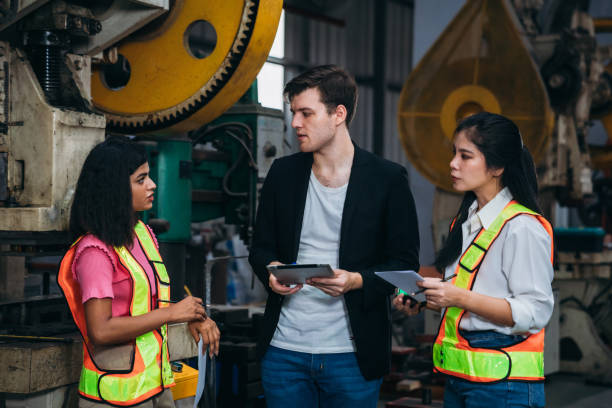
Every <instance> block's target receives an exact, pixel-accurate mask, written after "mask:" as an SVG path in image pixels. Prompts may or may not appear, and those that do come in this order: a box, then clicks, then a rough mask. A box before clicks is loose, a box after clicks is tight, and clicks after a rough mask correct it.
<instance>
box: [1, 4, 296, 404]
mask: <svg viewBox="0 0 612 408" xmlns="http://www.w3.org/2000/svg"><path fill="white" fill-rule="evenodd" d="M281 8H282V0H226V1H223V2H209V1H203V0H104V1H95V2H94V1H87V0H20V1H17V0H11V1H4V2H0V333H7V332H11V333H9V334H16V335H34V336H49V335H53V336H55V335H57V334H59V333H62V332H65V330H66V329H68V330H70V326H71V323H70V318H69V315H67V314H66V310H65V307H64V306H65V305H63V304H64V303H65V302H64V300H63V299H62V298H61V296H60V295H54V294H52V293H51V292H52V290H50V286H51V287H52V286H53V285H52V281H53V278H52V277H51V276H50V275H52V274H53V270H54V268H56V264H57V261H58V259H57V255H60V254H61V253H62V252H63V251H64V250H65V248H66V245H67V244H69V243H68V242H67V235H66V229H67V223H68V215H69V208H70V204H71V200H72V196H73V193H74V186H75V184H76V180H77V177H78V174H79V171H80V168H81V166H82V163H83V161H84V159H85V156H86V155H87V153H88V152H89V151H90V150H91V148H92V147H93V146H94V145H96V144H97V143H99V142H100V141H102V140H103V139H104V138H105V136H106V135H107V134H125V135H128V136H130V137H134V138H135V140H138V141H141V142H142V143H144V144H145V145H146V146H147V150H148V152H149V155H150V164H151V174H152V176H153V178H154V180H155V181H156V183H157V184H158V194H157V195H158V197H159V199H158V200H156V207H155V208H154V209H153V210H152V211H151V212H149V213H148V214H146V215H145V218H147V220H148V221H149V222H150V224H151V225H152V226H154V227H156V228H157V232H158V238H159V242H160V249H161V251H162V254H163V256H164V258H165V261H166V264H167V266H168V270H169V272H170V273H171V277H172V281H173V288H172V290H173V291H174V292H173V293H174V296H175V297H179V298H180V297H181V294H182V288H183V282H184V279H185V277H184V270H185V267H184V263H185V245H186V243H187V241H188V240H189V239H190V236H191V228H190V226H191V222H196V221H197V222H199V221H205V220H208V219H211V218H216V217H221V216H225V217H226V221H227V222H229V223H234V224H237V225H239V227H240V230H241V236H242V237H243V239H244V240H245V242H247V243H248V240H249V239H250V230H251V226H252V223H253V221H254V208H255V202H256V201H255V200H256V190H257V183H258V182H259V181H260V180H262V179H263V177H264V176H265V172H266V169H267V168H269V165H270V163H271V161H272V160H273V158H274V157H276V156H278V155H281V154H282V150H283V129H284V128H283V117H282V114H280V113H278V112H277V111H273V110H270V109H265V108H262V107H261V106H259V105H258V103H257V99H256V97H253V92H254V93H255V94H256V87H253V88H251V87H252V84H253V82H254V80H255V78H256V75H257V73H258V72H259V69H260V68H261V66H262V65H263V64H264V62H265V60H266V58H267V55H268V52H269V50H270V47H271V46H272V42H273V40H274V36H275V33H276V27H277V25H278V21H279V18H280V13H281ZM249 90H250V92H248V93H247V91H249ZM245 93H247V94H248V95H250V97H248V96H247V97H246V98H245V99H243V100H242V101H241V103H239V104H238V105H237V106H235V107H233V108H231V109H230V107H232V106H233V105H234V104H235V103H236V102H237V101H238V100H239V99H240V98H241V97H242V96H243V95H244V94H245ZM228 109H229V111H228ZM226 111H227V112H228V113H227V115H226V116H223V117H220V116H221V115H222V114H223V113H224V112H226ZM215 119H216V122H213V121H214V120H215ZM42 255H45V256H47V257H46V258H40V256H42ZM49 256H51V258H49ZM33 269H38V270H40V271H42V273H43V276H44V278H43V283H44V285H43V287H44V289H43V293H42V295H43V296H39V297H36V298H31V297H27V296H26V294H27V289H26V278H27V276H28V272H31V271H32V270H33ZM203 269H204V268H203V265H202V271H203ZM50 281H51V283H50ZM198 289H199V288H198ZM72 330H74V329H72ZM173 331H174V333H175V334H174V335H175V336H177V338H178V339H179V340H177V341H175V344H177V343H178V344H181V345H182V346H185V347H184V350H185V351H184V352H181V353H180V356H179V355H177V354H175V356H174V357H177V358H182V357H185V356H188V355H190V354H191V355H193V353H194V352H195V348H193V347H189V346H187V345H185V344H182V343H181V340H180V339H185V338H187V339H189V338H188V337H187V336H189V334H188V333H186V332H185V331H183V330H182V328H180V327H179V328H175V329H173ZM171 336H172V333H171ZM55 337H57V336H55ZM77 340H78V339H77ZM4 346H5V344H0V363H2V364H1V366H2V368H0V393H5V392H6V393H14V394H16V395H21V396H22V397H24V396H27V395H28V394H30V393H34V392H42V391H44V390H49V389H54V388H57V387H59V386H63V385H66V384H71V383H75V382H76V381H77V380H78V369H77V370H75V369H73V368H74V367H73V365H74V366H75V367H77V366H80V361H79V358H80V356H79V353H76V354H75V351H74V350H76V349H80V342H78V341H77V342H76V343H75V345H74V347H73V345H70V344H67V345H66V344H64V345H61V346H58V345H49V344H48V343H46V342H45V344H42V343H35V344H34V345H32V344H30V343H23V344H21V343H20V344H19V345H17V344H11V346H10V347H8V346H7V347H8V348H7V347H4ZM15 347H17V348H20V349H22V350H25V351H23V353H26V354H28V355H29V356H32V357H31V359H35V358H36V359H39V360H40V361H38V363H37V364H40V365H43V366H45V367H60V366H61V367H64V368H65V369H63V370H59V371H57V375H50V373H49V372H48V371H45V370H41V371H40V372H36V371H35V369H34V368H32V367H36V365H35V364H31V365H30V364H26V363H27V361H29V360H27V359H26V360H24V362H23V364H22V363H21V362H20V363H19V364H18V365H17V366H16V365H15V364H17V363H16V362H15V361H14V358H15V356H16V354H15V353H16V352H15ZM49 347H50V348H51V351H50V349H49ZM73 348H74V350H73ZM33 350H38V352H39V355H38V356H34V354H36V352H37V351H33ZM40 350H42V351H40ZM23 353H22V354H23ZM41 353H42V354H41ZM171 353H172V352H171ZM41 355H42V356H44V357H41ZM75 356H76V357H75ZM73 357H74V358H73ZM75 358H76V360H75ZM7 359H9V360H10V361H9V362H13V363H15V364H13V365H11V364H12V363H11V364H7V361H8V360H7ZM67 362H68V363H67ZM66 364H68V365H69V366H66ZM11 367H12V368H11ZM15 367H18V368H17V369H14V368H15ZM7 370H8V371H7ZM9 371H10V373H9ZM47 402H48V403H49V404H50V402H49V401H47Z"/></svg>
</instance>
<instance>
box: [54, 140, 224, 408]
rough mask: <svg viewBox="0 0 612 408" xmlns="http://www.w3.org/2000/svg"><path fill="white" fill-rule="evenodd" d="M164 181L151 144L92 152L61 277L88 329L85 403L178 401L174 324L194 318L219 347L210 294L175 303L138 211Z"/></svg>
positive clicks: (119, 144)
mask: <svg viewBox="0 0 612 408" xmlns="http://www.w3.org/2000/svg"><path fill="white" fill-rule="evenodd" d="M155 188H156V185H155V183H154V182H153V180H151V178H150V177H149V164H148V163H147V156H146V154H145V151H144V148H143V147H142V146H140V145H138V144H135V143H132V142H130V141H129V140H127V139H124V138H118V137H113V138H110V139H108V140H106V141H104V142H102V143H100V144H98V145H97V146H96V147H94V149H93V150H92V151H91V152H90V153H89V155H88V156H87V159H86V160H85V163H84V164H83V168H82V170H81V174H80V176H79V180H78V183H77V187H76V191H75V195H74V201H73V204H72V209H71V213H70V233H71V235H72V237H73V239H75V243H74V244H73V245H72V247H71V248H70V250H69V251H68V252H67V254H66V256H65V257H64V259H63V260H62V264H61V266H60V271H59V274H58V283H59V284H60V286H61V288H62V290H63V291H64V294H65V295H66V299H67V301H68V304H69V306H70V310H71V312H72V315H73V318H74V320H75V322H76V324H77V326H78V328H79V331H80V332H81V334H82V335H83V340H84V341H83V368H82V371H81V378H80V382H79V394H80V396H81V398H80V400H79V406H81V407H84V406H95V405H100V404H111V405H118V406H133V405H137V404H141V405H142V404H144V405H143V406H150V407H173V406H174V402H173V399H172V394H171V392H170V390H169V387H170V386H172V385H174V380H173V376H172V372H171V369H170V362H169V356H168V345H167V330H168V329H167V324H168V323H179V322H189V330H190V331H191V334H192V335H193V337H194V339H195V340H196V342H197V341H198V340H199V339H200V336H201V338H202V341H203V343H204V344H208V345H209V346H210V351H211V353H214V354H217V353H218V349H219V330H218V328H217V326H216V324H215V322H214V321H213V320H212V319H210V318H209V317H207V316H206V312H205V310H204V308H203V306H202V300H201V299H199V298H196V297H191V296H189V297H187V298H185V299H183V300H182V301H180V302H178V303H172V302H171V301H170V282H169V278H168V273H167V271H166V268H165V266H164V264H163V261H162V259H161V256H160V254H159V251H158V245H157V240H156V238H155V236H154V234H153V232H152V231H151V230H150V229H149V227H148V226H146V225H145V224H144V223H143V222H142V221H139V219H138V212H140V211H145V210H148V209H150V208H151V207H152V205H153V193H154V191H155Z"/></svg>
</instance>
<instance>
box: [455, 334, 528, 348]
mask: <svg viewBox="0 0 612 408" xmlns="http://www.w3.org/2000/svg"><path fill="white" fill-rule="evenodd" d="M460 334H461V335H462V336H463V337H464V338H465V339H466V340H467V341H468V343H470V346H472V347H482V348H500V347H508V346H512V345H513V344H517V343H520V342H521V341H523V340H524V339H525V337H523V336H521V335H519V334H503V333H498V332H496V331H493V330H481V331H467V330H461V331H460Z"/></svg>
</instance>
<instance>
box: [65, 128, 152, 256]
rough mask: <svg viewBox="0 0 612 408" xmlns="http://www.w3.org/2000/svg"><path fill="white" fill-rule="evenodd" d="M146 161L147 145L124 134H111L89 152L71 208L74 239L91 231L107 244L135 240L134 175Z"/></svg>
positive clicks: (120, 244) (120, 243)
mask: <svg viewBox="0 0 612 408" xmlns="http://www.w3.org/2000/svg"><path fill="white" fill-rule="evenodd" d="M146 162H147V155H146V152H145V149H144V147H142V146H141V145H138V144H136V143H133V142H131V141H129V140H128V139H127V138H124V137H116V136H114V137H111V138H108V139H107V140H105V141H104V142H102V143H100V144H98V145H97V146H95V147H94V148H93V149H92V150H91V152H89V155H88V156H87V158H86V159H85V163H84V164H83V168H82V169H81V174H80V176H79V181H78V182H77V186H76V191H75V193H74V201H73V202H72V208H71V210H70V227H69V228H70V235H71V238H72V239H73V240H75V239H77V238H78V237H80V236H82V235H85V234H88V233H89V234H93V235H95V236H96V237H97V238H99V239H100V240H101V241H102V242H104V243H105V244H107V245H112V246H123V245H129V244H131V243H132V240H133V230H134V225H135V223H136V214H135V213H134V210H133V207H132V187H131V184H130V176H131V175H132V174H133V173H134V172H135V171H136V169H138V167H140V166H142V165H143V164H145V163H146Z"/></svg>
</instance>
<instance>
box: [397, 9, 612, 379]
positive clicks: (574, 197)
mask: <svg viewBox="0 0 612 408" xmlns="http://www.w3.org/2000/svg"><path fill="white" fill-rule="evenodd" d="M588 3H589V2H580V1H563V2H559V1H544V0H541V1H522V0H512V1H510V0H467V1H466V3H465V5H464V7H463V8H462V9H461V10H460V12H459V13H458V14H457V16H456V17H455V18H454V20H453V21H452V22H451V23H450V24H449V25H448V26H447V28H446V29H445V31H444V32H443V33H442V35H441V36H440V37H439V38H438V40H437V41H436V42H435V44H434V45H433V46H432V47H431V48H430V50H429V51H428V52H427V54H426V55H425V56H424V57H423V59H422V60H421V62H420V63H419V65H418V66H417V67H416V69H415V70H414V71H413V72H412V73H411V75H410V77H409V78H408V80H407V81H406V83H405V84H404V87H403V90H402V94H401V96H400V101H399V109H398V116H399V118H398V119H399V128H400V137H401V140H402V142H403V145H404V148H405V151H406V155H407V156H408V158H409V159H410V160H411V162H412V163H413V164H414V166H415V167H416V168H417V169H418V170H419V171H420V172H421V173H422V174H423V175H424V176H425V177H426V178H427V179H428V180H429V181H431V182H432V183H433V184H434V185H435V186H436V187H437V189H436V193H435V197H434V207H433V212H434V213H433V217H432V218H433V230H434V243H435V244H434V245H436V246H438V247H439V245H440V244H441V242H442V240H443V239H444V237H445V235H446V234H447V231H448V225H449V224H450V221H451V220H452V219H453V217H454V216H455V213H456V211H457V208H459V203H460V200H461V197H460V196H458V195H457V194H454V193H452V188H451V184H450V177H449V172H450V170H449V162H450V159H451V154H452V137H453V134H452V133H453V130H454V128H455V127H456V125H457V123H458V121H459V120H461V119H463V118H465V117H466V116H469V115H470V114H473V113H476V112H479V111H483V110H485V111H489V112H493V113H500V114H502V115H505V116H507V117H509V118H510V119H512V120H513V121H514V122H516V123H517V125H518V127H519V128H520V130H521V134H522V137H523V140H524V142H525V144H526V145H527V147H528V148H529V150H530V152H531V153H532V155H533V156H534V159H535V161H536V164H538V174H539V182H540V189H541V191H540V195H541V197H542V201H543V202H542V207H543V209H544V213H545V214H544V215H545V216H547V217H548V218H549V219H550V220H553V222H554V220H555V219H556V213H557V211H558V209H559V208H560V207H559V205H558V204H561V205H564V206H573V207H578V208H579V209H580V213H581V215H582V216H583V217H582V218H583V222H585V223H586V224H587V225H590V226H593V224H595V225H597V226H605V227H606V228H607V233H608V234H609V233H611V232H612V230H610V229H609V223H607V224H606V225H604V223H605V219H606V216H607V214H608V213H609V209H610V206H609V205H608V203H609V202H610V200H609V198H608V197H609V193H608V191H609V188H608V187H607V186H609V185H610V180H611V178H610V177H611V176H612V175H611V174H610V172H609V170H610V167H611V166H610V164H611V163H612V161H611V160H610V157H611V156H610V155H609V146H602V147H597V148H593V149H591V147H590V146H589V145H588V144H587V134H588V131H589V127H590V126H591V119H592V118H593V117H597V118H601V119H602V122H604V124H608V137H609V138H610V137H612V133H611V129H610V128H609V123H610V121H611V120H612V91H611V89H612V86H611V80H610V78H611V77H610V74H609V72H608V71H606V69H605V64H606V62H607V61H608V60H610V58H612V46H610V45H608V46H598V44H597V40H596V37H595V28H596V27H599V28H600V29H601V28H605V27H608V26H607V25H606V24H605V22H603V21H602V22H596V21H594V20H593V18H592V17H591V16H589V14H588V13H587V9H588ZM608 29H609V27H608ZM608 69H609V68H608ZM608 145H609V141H608ZM594 168H596V169H599V170H603V171H599V172H595V173H594V172H593V169H594ZM594 185H595V188H594ZM596 235H597V236H598V237H599V240H600V241H599V248H600V249H599V250H600V251H601V248H602V245H601V244H602V239H603V236H604V234H603V232H602V233H601V234H599V233H598V234H596ZM557 238H558V237H557ZM579 239H580V238H578V239H577V241H578V240H579ZM557 252H558V253H557V255H558V256H557V257H556V258H557V261H556V266H557V269H562V270H563V271H568V270H569V271H570V273H557V275H556V280H555V282H554V285H553V286H555V287H557V288H558V289H559V300H560V301H559V302H558V303H557V307H559V306H560V311H556V312H557V315H559V314H560V316H561V324H560V326H559V327H560V329H559V331H560V334H559V336H560V338H561V341H560V347H561V348H560V355H561V362H560V369H561V370H569V371H574V372H580V373H584V374H591V375H593V376H596V377H597V378H598V380H599V381H604V382H608V383H610V382H612V365H610V364H609V361H610V359H611V356H612V352H611V351H610V346H612V343H610V340H609V337H608V338H607V341H608V344H607V346H605V345H604V342H603V341H601V340H600V338H599V336H603V335H605V334H606V333H609V327H608V326H609V321H610V320H609V316H610V313H609V311H610V307H609V302H607V305H606V304H605V301H604V299H606V300H607V299H609V296H610V292H609V290H610V285H609V282H610V279H612V262H610V261H607V262H606V261H605V260H602V259H595V258H597V256H598V255H601V256H599V258H606V259H607V258H609V257H607V255H606V254H605V253H604V254H603V255H602V254H588V253H585V251H584V250H583V249H581V248H579V247H577V246H572V245H570V247H567V246H566V247H563V246H557ZM595 266H599V267H600V268H599V270H600V271H601V270H602V269H603V271H602V272H600V273H599V274H593V273H591V271H592V270H594V269H595ZM568 268H569V269H568ZM581 285H586V287H588V288H589V290H588V291H587V290H583V291H580V290H579V289H576V288H577V287H583V286H581ZM595 295H596V296H595ZM568 299H573V300H574V301H568ZM576 305H579V306H581V307H579V310H578V311H574V309H575V308H576ZM569 307H571V308H572V309H571V310H570V309H568V308H569ZM591 319H593V321H594V322H596V324H592V322H591ZM580 323H583V324H584V327H586V328H587V329H584V328H581V329H578V330H576V328H578V327H582V326H580ZM552 324H554V322H552ZM595 327H597V330H595V329H594V328H595ZM550 334H551V331H547V342H546V347H547V348H548V349H549V350H550V346H551V345H553V344H555V343H556V344H559V343H558V342H559V339H555V338H554V337H551V336H550ZM593 336H595V337H596V338H595V339H593ZM604 338H605V337H604ZM588 345H596V346H593V347H590V349H588V350H585V349H582V350H576V349H579V348H581V347H588ZM555 352H556V347H555ZM545 354H546V352H545ZM581 356H585V358H587V360H588V361H587V360H585V362H584V363H583V364H577V363H576V362H577V361H580V359H581ZM595 360H599V361H601V362H602V363H601V364H597V366H595V365H594V361H595ZM606 361H607V362H608V363H606ZM547 364H548V363H547ZM548 372H549V371H548Z"/></svg>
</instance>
